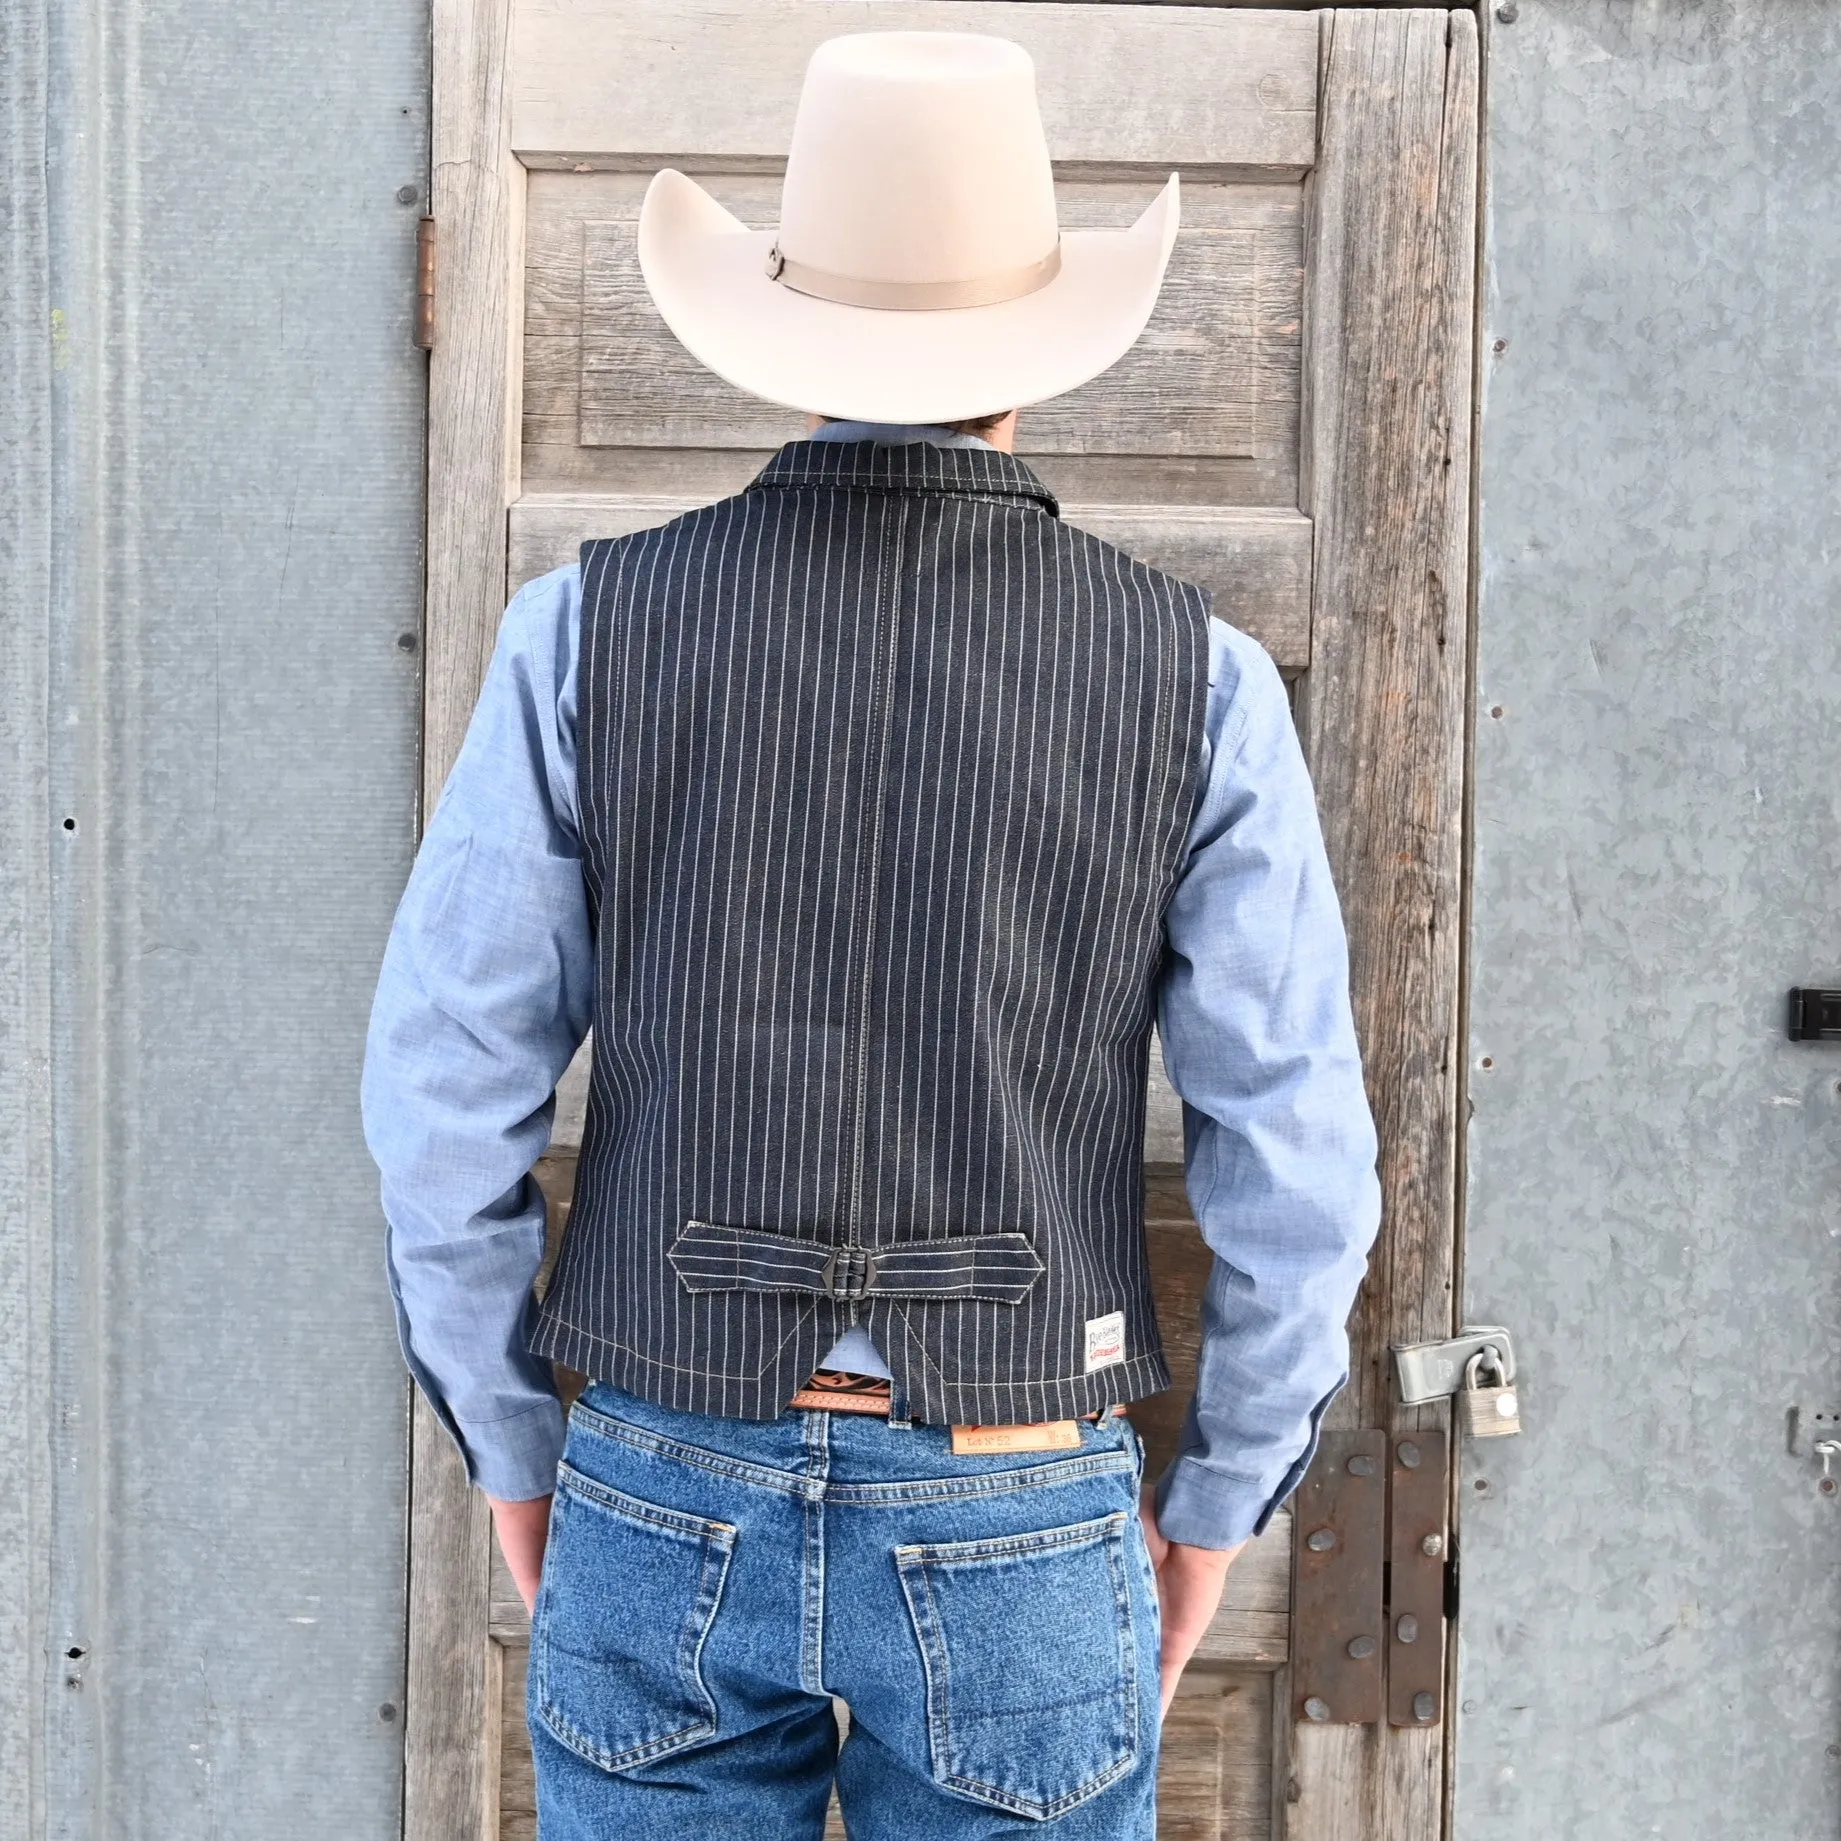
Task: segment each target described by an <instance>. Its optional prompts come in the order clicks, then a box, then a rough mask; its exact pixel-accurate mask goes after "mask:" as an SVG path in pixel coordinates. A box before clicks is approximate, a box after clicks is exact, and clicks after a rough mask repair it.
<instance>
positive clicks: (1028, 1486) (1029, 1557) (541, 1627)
mask: <svg viewBox="0 0 1841 1841" xmlns="http://www.w3.org/2000/svg"><path fill="white" fill-rule="evenodd" d="M1142 1465H1143V1449H1142V1446H1141V1445H1140V1444H1139V1441H1138V1437H1137V1434H1136V1433H1135V1432H1134V1431H1133V1430H1132V1427H1131V1424H1130V1422H1129V1421H1128V1420H1126V1419H1125V1418H1123V1417H1107V1418H1105V1419H1102V1420H1100V1421H1099V1422H1097V1423H1089V1422H1087V1421H1081V1422H1080V1449H1079V1450H1078V1451H1074V1450H1071V1449H1070V1450H1067V1451H1049V1452H1043V1451H1035V1452H1022V1453H1010V1454H1005V1455H999V1456H980V1457H955V1456H953V1454H952V1451H951V1447H950V1439H949V1435H948V1433H947V1432H946V1431H945V1429H944V1428H942V1427H938V1426H921V1425H914V1426H905V1425H902V1424H900V1423H894V1424H891V1423H890V1422H889V1421H888V1420H886V1419H880V1418H875V1417H871V1416H868V1415H859V1414H846V1413H830V1412H790V1411H789V1412H787V1413H783V1414H782V1415H781V1416H780V1417H779V1418H778V1419H774V1420H767V1421H751V1420H742V1419H721V1418H714V1417H710V1416H707V1415H705V1414H701V1413H685V1412H678V1411H676V1410H674V1409H672V1408H669V1407H662V1406H654V1405H652V1404H650V1403H649V1402H647V1401H644V1400H641V1399H638V1398H636V1397H635V1396H634V1395H632V1394H628V1393H624V1392H622V1391H621V1390H619V1389H617V1388H613V1387H608V1386H604V1385H600V1384H597V1385H595V1386H592V1387H590V1388H589V1390H588V1392H587V1393H586V1394H584V1395H583V1397H582V1399H581V1400H580V1401H578V1402H577V1404H576V1406H575V1409H574V1411H573V1412H572V1413H571V1414H570V1420H569V1435H568V1444H567V1447H566V1449H565V1451H564V1455H563V1464H562V1470H561V1473H560V1476H559V1478H558V1484H557V1491H556V1501H555V1507H554V1510H553V1512H552V1516H551V1521H550V1543H549V1548H548V1550H547V1552H546V1555H545V1559H544V1568H543V1587H542V1590H541V1591H540V1593H539V1594H538V1598H537V1607H536V1615H535V1617H534V1619H533V1623H532V1629H531V1662H530V1693H529V1714H530V1725H531V1741H532V1744H533V1746H534V1748H535V1752H536V1765H537V1807H538V1828H539V1834H540V1837H541V1841H590V1837H592V1838H593V1841H819V1836H820V1834H821V1833H822V1831H823V1828H824V1818H825V1805H826V1801H827V1798H828V1797H829V1795H830V1791H831V1786H832V1783H833V1780H834V1779H835V1781H836V1784H837V1791H838V1799H839V1802H840V1804H841V1805H842V1808H843V1813H844V1821H845V1824H846V1826H847V1827H848V1829H849V1832H850V1835H851V1838H852V1841H932V1838H933V1837H936V1836H938V1837H947V1836H950V1837H952V1841H996V1838H997V1837H999V1836H1030V1837H1041V1838H1042V1841H1152V1837H1153V1835H1154V1832H1155V1826H1156V1819H1155V1789H1156V1774H1157V1737H1158V1692H1157V1690H1158V1666H1157V1663H1158V1641H1159V1631H1158V1616H1157V1594H1156V1588H1155V1584H1154V1581H1153V1578H1152V1573H1151V1566H1150V1556H1149V1554H1148V1553H1147V1551H1146V1549H1145V1544H1144V1536H1143V1533H1142V1531H1141V1528H1140V1525H1139V1521H1138V1515H1137V1493H1138V1479H1139V1473H1140V1470H1141V1468H1142ZM833 1695H836V1696H838V1697H839V1698H841V1699H842V1700H844V1701H845V1702H846V1703H847V1704H848V1706H849V1708H850V1714H851V1719H850V1728H849V1735H848V1737H847V1738H846V1739H845V1740H844V1742H843V1745H842V1747H841V1748H840V1746H839V1743H838V1732H837V1723H836V1721H835V1719H834V1717H833V1712H832V1705H831V1697H832V1696H833Z"/></svg>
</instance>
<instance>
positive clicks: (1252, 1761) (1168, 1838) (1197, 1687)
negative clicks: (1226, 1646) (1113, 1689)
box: [1157, 1667, 1276, 1841]
mask: <svg viewBox="0 0 1841 1841" xmlns="http://www.w3.org/2000/svg"><path fill="white" fill-rule="evenodd" d="M1275 1713H1276V1708H1275V1703H1274V1699H1273V1692H1272V1677H1271V1676H1269V1675H1244V1674H1234V1673H1227V1672H1221V1671H1216V1670H1214V1669H1206V1668H1195V1667H1191V1668H1190V1669H1189V1670H1187V1671H1186V1672H1185V1674H1184V1676H1183V1679H1182V1684H1181V1686H1180V1687H1179V1688H1178V1689H1177V1693H1176V1698H1175V1700H1174V1701H1172V1702H1171V1704H1170V1711H1169V1712H1168V1713H1167V1714H1166V1715H1165V1716H1164V1722H1163V1749H1162V1755H1161V1759H1160V1763H1159V1768H1158V1772H1157V1836H1158V1841H1268V1837H1271V1835H1272V1828H1271V1808H1272V1790H1271V1760H1272V1741H1271V1729H1272V1722H1273V1719H1274V1717H1275Z"/></svg>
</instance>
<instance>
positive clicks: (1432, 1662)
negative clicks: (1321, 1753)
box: [1292, 1430, 1451, 1726]
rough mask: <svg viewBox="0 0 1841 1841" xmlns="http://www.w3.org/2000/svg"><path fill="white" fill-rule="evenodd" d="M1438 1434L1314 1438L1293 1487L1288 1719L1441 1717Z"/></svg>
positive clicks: (1418, 1720)
mask: <svg viewBox="0 0 1841 1841" xmlns="http://www.w3.org/2000/svg"><path fill="white" fill-rule="evenodd" d="M1449 1451H1450V1447H1449V1441H1448V1440H1447V1439H1446V1436H1445V1434H1444V1432H1443V1431H1442V1430H1435V1431H1428V1432H1407V1433H1401V1434H1398V1435H1396V1436H1394V1437H1391V1438H1390V1437H1389V1436H1388V1434H1386V1433H1385V1432H1375V1431H1370V1432H1337V1433H1327V1432H1326V1433H1325V1434H1324V1435H1323V1439H1322V1442H1321V1444H1320V1445H1319V1447H1318V1451H1317V1456H1316V1459H1315V1461H1314V1462H1313V1463H1312V1465H1311V1468H1310V1474H1309V1475H1308V1476H1307V1477H1306V1478H1305V1479H1304V1483H1303V1486H1302V1487H1301V1488H1300V1489H1299V1491H1298V1496H1297V1506H1296V1509H1295V1512H1294V1518H1293V1526H1294V1527H1295V1529H1296V1531H1297V1596H1296V1604H1297V1617H1296V1643H1295V1645H1294V1648H1293V1651H1292V1713H1293V1717H1294V1718H1297V1719H1300V1720H1305V1721H1309V1722H1312V1723H1314V1724H1337V1725H1372V1724H1374V1723H1375V1722H1377V1721H1379V1720H1380V1719H1382V1718H1383V1717H1385V1718H1386V1719H1387V1720H1388V1721H1389V1722H1390V1723H1391V1724H1393V1725H1395V1726H1430V1725H1433V1724H1435V1723H1436V1722H1437V1721H1438V1719H1439V1718H1440V1716H1441V1715H1442V1713H1443V1710H1444V1675H1445V1630H1446V1602H1447V1587H1448V1574H1447V1568H1448V1567H1449V1565H1450V1560H1451V1553H1450V1547H1451V1537H1450V1530H1449V1528H1448V1526H1447V1523H1446V1519H1445V1510H1446V1502H1447V1499H1448V1491H1449V1488H1450V1467H1449Z"/></svg>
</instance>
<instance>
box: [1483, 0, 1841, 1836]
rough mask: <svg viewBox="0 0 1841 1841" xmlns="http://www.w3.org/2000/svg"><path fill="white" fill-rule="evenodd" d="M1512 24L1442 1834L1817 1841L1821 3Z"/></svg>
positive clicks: (1824, 340) (1827, 650)
mask: <svg viewBox="0 0 1841 1841" xmlns="http://www.w3.org/2000/svg"><path fill="white" fill-rule="evenodd" d="M1503 10H1506V11H1509V12H1511V13H1513V14H1514V15H1515V16H1514V18H1513V19H1512V20H1511V21H1510V22H1508V23H1503V22H1502V21H1501V20H1500V19H1499V18H1497V17H1496V16H1495V15H1496V12H1497V9H1496V8H1495V7H1494V6H1493V5H1492V8H1491V15H1492V16H1491V20H1490V25H1491V37H1490V48H1489V59H1488V66H1487V69H1488V77H1489V94H1488V102H1489V109H1488V116H1489V143H1488V147H1489V173H1490V186H1491V205H1490V210H1489V214H1488V223H1489V230H1488V249H1489V269H1488V288H1487V295H1486V308H1485V313H1486V319H1485V327H1484V341H1483V350H1484V354H1485V356H1484V360H1483V363H1484V368H1485V372H1486V383H1485V397H1484V411H1483V424H1482V519H1481V526H1480V529H1481V544H1482V572H1481V579H1480V585H1479V604H1480V642H1479V664H1478V670H1479V683H1478V693H1479V694H1478V709H1477V753H1476V840H1477V843H1476V883H1475V918H1474V930H1473V941H1474V959H1473V977H1472V986H1471V1029H1470V1052H1471V1065H1470V1076H1469V1079H1470V1092H1471V1096H1472V1099H1473V1101H1474V1103H1475V1108H1476V1116H1475V1120H1474V1123H1473V1125H1472V1127H1471V1132H1470V1207H1469V1226H1468V1238H1467V1249H1468V1251H1467V1262H1468V1283H1467V1286H1466V1293H1467V1303H1468V1306H1469V1311H1470V1314H1471V1316H1472V1318H1473V1319H1476V1320H1481V1321H1484V1322H1496V1321H1501V1322H1507V1323H1509V1324H1511V1325H1512V1326H1514V1327H1515V1328H1517V1329H1518V1330H1519V1331H1520V1332H1521V1333H1522V1338H1523V1348H1524V1353H1525V1357H1526V1364H1527V1366H1526V1375H1525V1387H1524V1389H1523V1394H1524V1406H1525V1414H1526V1420H1527V1426H1528V1431H1527V1434H1526V1436H1524V1437H1522V1438H1520V1439H1504V1440H1498V1441H1494V1442H1493V1443H1492V1444H1489V1445H1473V1446H1471V1447H1470V1448H1469V1450H1468V1451H1467V1453H1466V1459H1465V1482H1464V1488H1463V1492H1462V1493H1463V1498H1464V1512H1463V1526H1462V1550H1461V1551H1462V1569H1463V1616H1462V1624H1461V1629H1462V1636H1461V1658H1462V1667H1461V1671H1460V1702H1459V1704H1460V1709H1461V1711H1460V1722H1459V1735H1458V1786H1457V1791H1458V1794H1457V1816H1458V1819H1457V1834H1458V1836H1459V1837H1461V1841H1485V1838H1487V1841H1553V1837H1556V1836H1580V1837H1590V1841H1613V1838H1614V1837H1615V1838H1616V1841H1623V1838H1624V1837H1634V1836H1644V1835H1661V1836H1667V1837H1670V1838H1671V1841H1751V1838H1752V1837H1762V1836H1769V1837H1771V1838H1772V1841H1779V1838H1781V1841H1792V1837H1794V1838H1795V1841H1805V1838H1807V1841H1814V1838H1815V1837H1817V1836H1829V1835H1834V1834H1836V1833H1837V1832H1841V1767H1837V1765H1836V1762H1835V1755H1836V1740H1837V1725H1838V1721H1841V1694H1838V1690H1841V1678H1838V1676H1837V1672H1836V1668H1835V1661H1834V1655H1835V1644H1836V1639H1837V1635H1841V1575H1837V1573H1836V1570H1835V1564H1834V1562H1835V1556H1836V1552H1837V1544H1836V1543H1837V1536H1838V1534H1841V1523H1838V1521H1837V1514H1838V1513H1841V1507H1838V1502H1841V1499H1837V1498H1831V1497H1825V1496H1822V1495H1821V1494H1819V1493H1818V1488H1817V1485H1818V1479H1819V1478H1820V1475H1821V1466H1820V1464H1819V1462H1818V1461H1817V1459H1816V1458H1815V1456H1814V1455H1813V1453H1812V1450H1811V1445H1812V1442H1813V1440H1814V1439H1815V1438H1816V1437H1819V1436H1821V1434H1822V1427H1820V1426H1818V1425H1817V1424H1816V1423H1815V1422H1814V1418H1813V1415H1814V1414H1815V1413H1816V1412H1818V1411H1820V1412H1827V1413H1829V1414H1831V1415H1832V1414H1835V1413H1837V1412H1838V1411H1841V1048H1837V1047H1835V1046H1831V1045H1803V1044H1796V1043H1791V1042H1789V1041H1787V1040H1786V1039H1785V1030H1784V992H1785V990H1786V988H1787V987H1788V986H1790V985H1793V984H1801V983H1817V984H1820V983H1838V982H1841V721H1838V714H1841V540H1838V538H1837V512H1838V511H1841V504H1838V499H1841V490H1838V486H1837V481H1838V479H1841V471H1838V468H1837V461H1836V439H1837V431H1841V364H1838V363H1837V359H1836V332H1835V314H1836V301H1837V299H1841V111H1838V110H1837V108H1836V103H1837V99H1841V75H1838V74H1837V73H1841V7H1836V6H1834V5H1832V4H1827V3H1825V0H1718V3H1717V4H1716V3H1714V0H1519V5H1518V7H1511V8H1507V9H1503ZM1793 1408H1800V1411H1801V1418H1800V1430H1799V1431H1798V1433H1797V1436H1796V1440H1795V1448H1794V1449H1793V1448H1792V1436H1791V1434H1792V1422H1791V1420H1790V1417H1789V1415H1790V1412H1791V1410H1792V1409H1793ZM1835 1430H1836V1427H1835V1425H1834V1424H1833V1423H1832V1421H1831V1422H1830V1423H1829V1424H1828V1426H1827V1431H1828V1433H1829V1434H1830V1435H1833V1434H1834V1432H1835Z"/></svg>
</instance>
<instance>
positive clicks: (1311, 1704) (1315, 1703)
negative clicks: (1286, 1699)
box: [1304, 1694, 1330, 1721]
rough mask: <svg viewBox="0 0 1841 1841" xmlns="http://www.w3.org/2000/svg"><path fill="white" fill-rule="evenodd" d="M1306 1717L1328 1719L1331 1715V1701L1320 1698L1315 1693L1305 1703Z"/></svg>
mask: <svg viewBox="0 0 1841 1841" xmlns="http://www.w3.org/2000/svg"><path fill="white" fill-rule="evenodd" d="M1304 1717H1305V1718H1306V1719H1307V1720H1318V1721H1322V1720H1327V1719H1328V1718H1329V1717H1330V1703H1329V1702H1328V1701H1327V1700H1319V1699H1318V1698H1317V1696H1316V1695H1315V1694H1313V1695H1312V1696H1311V1697H1310V1699H1309V1700H1307V1701H1306V1702H1305V1703H1304Z"/></svg>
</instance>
